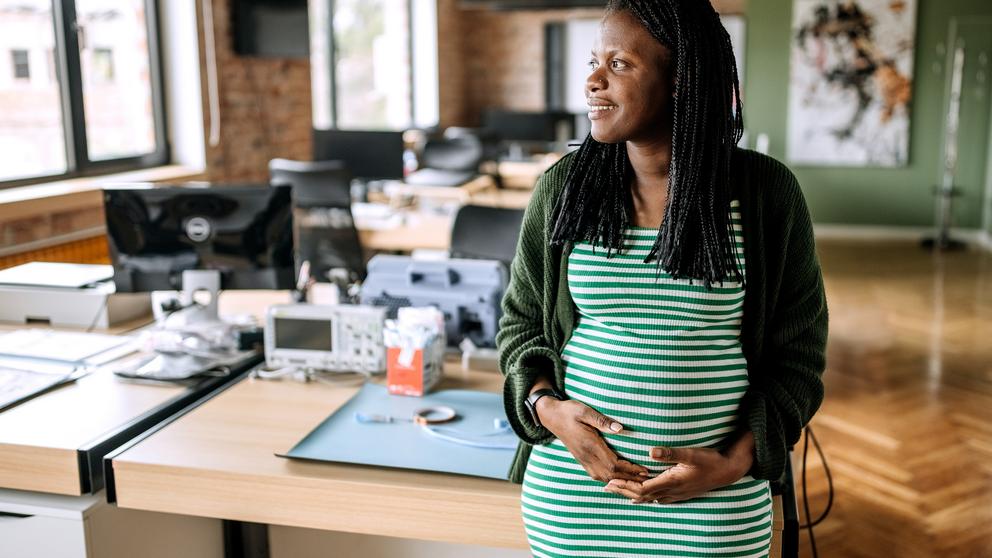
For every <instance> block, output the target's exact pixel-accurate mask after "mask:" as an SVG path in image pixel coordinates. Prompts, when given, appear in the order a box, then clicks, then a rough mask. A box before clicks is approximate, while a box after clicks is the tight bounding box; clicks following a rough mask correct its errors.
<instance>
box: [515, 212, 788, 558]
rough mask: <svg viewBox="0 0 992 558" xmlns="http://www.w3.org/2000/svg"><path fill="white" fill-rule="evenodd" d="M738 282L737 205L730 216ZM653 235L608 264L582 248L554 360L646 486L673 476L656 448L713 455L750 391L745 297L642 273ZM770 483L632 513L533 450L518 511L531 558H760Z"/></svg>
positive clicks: (636, 239) (635, 508)
mask: <svg viewBox="0 0 992 558" xmlns="http://www.w3.org/2000/svg"><path fill="white" fill-rule="evenodd" d="M731 218H732V220H733V226H734V236H735V242H736V250H737V257H738V258H739V261H740V269H742V270H743V269H744V253H743V232H742V230H741V218H740V213H739V203H738V202H737V201H736V200H735V201H734V202H732V204H731ZM656 235H657V231H656V230H654V229H644V228H632V229H629V230H628V231H627V235H626V244H625V249H624V250H623V251H621V252H620V253H618V254H614V255H613V256H612V257H610V258H607V257H606V251H605V250H604V249H602V248H598V247H594V246H592V245H590V244H589V243H579V244H576V246H575V247H574V249H573V250H572V253H571V254H570V255H569V260H568V286H569V290H570V292H571V295H572V298H573V299H574V301H575V304H576V307H577V309H578V311H579V320H578V325H577V327H576V329H575V331H574V332H573V334H572V336H571V338H570V340H569V342H568V344H567V345H566V346H565V349H564V351H563V353H562V358H563V360H564V361H565V363H566V369H565V391H566V392H567V393H568V395H569V397H571V398H572V399H576V400H578V401H582V402H583V403H586V404H587V405H589V406H591V407H593V408H594V409H596V410H598V411H600V412H601V413H603V414H605V415H607V416H609V417H612V418H615V419H617V420H619V421H620V422H621V423H623V425H624V427H625V431H624V432H623V433H621V434H608V435H604V438H605V439H606V441H607V443H608V444H609V445H610V446H611V447H612V448H613V449H614V450H615V451H616V452H617V454H619V455H620V456H621V457H623V458H625V459H628V460H630V461H632V462H634V463H638V464H641V465H644V466H645V467H647V468H648V469H650V470H651V472H652V474H658V473H661V472H662V471H664V470H665V469H667V468H668V467H670V465H667V464H661V463H659V462H656V461H654V460H652V459H651V458H650V457H649V452H650V449H651V448H652V447H655V446H672V447H712V446H715V445H717V444H719V443H720V442H721V441H722V440H723V439H724V438H726V437H727V436H728V435H729V434H730V433H731V432H733V430H734V428H735V424H736V420H737V408H738V405H739V402H740V399H741V397H742V396H743V394H744V392H745V391H746V390H747V387H748V376H747V364H746V361H745V359H744V355H743V352H742V349H741V342H740V327H741V319H742V316H743V302H744V288H743V286H742V285H741V284H740V283H738V282H730V281H728V282H725V283H723V284H722V285H715V286H713V287H712V288H711V289H709V290H708V289H707V288H706V287H705V286H704V285H703V284H701V282H699V281H692V280H682V279H680V280H673V279H672V278H671V277H670V276H669V275H667V274H666V273H664V272H661V273H660V274H659V272H658V271H657V268H656V265H655V264H654V263H653V262H652V263H644V258H645V257H646V256H647V254H648V252H649V251H650V249H651V245H652V243H653V242H654V239H655V236H656ZM771 502H772V500H771V493H770V490H769V486H768V482H767V481H763V480H755V479H754V478H752V477H750V476H745V477H744V478H742V479H740V480H739V481H737V482H736V483H734V484H733V485H730V486H726V487H723V488H719V489H716V490H713V491H711V492H709V493H707V494H705V495H703V496H701V497H699V498H696V499H693V500H690V501H687V502H680V503H677V504H631V503H630V501H629V500H628V499H627V498H624V497H621V496H617V495H615V494H611V493H609V492H605V491H604V489H603V484H602V483H600V482H597V481H594V480H592V479H591V478H589V475H588V474H587V473H586V472H585V470H584V469H583V468H582V466H581V465H580V464H579V463H578V462H577V461H576V460H575V459H574V458H573V457H572V455H571V454H570V453H569V452H568V450H567V449H566V448H565V446H564V445H563V444H562V443H561V442H560V441H558V440H554V441H553V442H552V443H551V444H549V445H547V446H535V447H534V449H533V452H532V453H531V457H530V460H529V461H528V464H527V470H526V474H525V476H524V483H523V497H522V503H521V506H522V511H523V518H524V524H525V526H526V529H527V536H528V539H529V541H530V545H531V551H532V552H533V554H534V556H538V557H555V558H557V557H565V556H588V557H603V558H606V557H614V556H616V557H621V556H623V557H627V556H670V557H703V556H706V557H710V556H718V557H763V556H767V555H768V551H769V543H770V541H771V524H772V514H771Z"/></svg>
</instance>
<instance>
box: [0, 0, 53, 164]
mask: <svg viewBox="0 0 992 558" xmlns="http://www.w3.org/2000/svg"><path fill="white" fill-rule="evenodd" d="M54 49H55V26H54V23H53V21H52V5H51V2H50V0H0V181H3V180H13V179H18V178H30V177H35V176H46V175H52V174H62V173H64V172H65V171H66V160H65V135H64V131H63V125H62V108H61V98H60V96H59V84H58V80H57V79H56V77H55V72H54V71H52V72H49V71H48V70H47V68H48V66H49V62H48V58H49V56H50V53H51V52H53V50H54Z"/></svg>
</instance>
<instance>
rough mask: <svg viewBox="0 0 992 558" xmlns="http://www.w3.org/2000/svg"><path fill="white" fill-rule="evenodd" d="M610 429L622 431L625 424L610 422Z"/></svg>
mask: <svg viewBox="0 0 992 558" xmlns="http://www.w3.org/2000/svg"><path fill="white" fill-rule="evenodd" d="M610 430H612V431H614V432H620V431H621V430H623V425H622V424H620V423H619V422H614V423H612V424H610Z"/></svg>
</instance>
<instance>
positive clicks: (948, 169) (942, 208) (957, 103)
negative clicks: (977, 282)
mask: <svg viewBox="0 0 992 558" xmlns="http://www.w3.org/2000/svg"><path fill="white" fill-rule="evenodd" d="M952 68H953V70H952V73H951V90H950V93H951V96H950V100H949V102H948V107H947V120H946V124H945V128H944V172H943V176H942V180H941V183H940V185H939V186H937V188H936V192H935V194H936V195H937V203H936V214H935V216H934V225H935V226H936V229H937V230H936V232H935V235H934V236H933V237H931V238H925V239H923V242H922V244H923V246H924V247H926V248H929V249H932V250H960V249H962V248H964V246H965V245H964V243H963V242H961V241H958V240H954V239H953V238H951V218H952V213H951V201H952V200H953V198H954V196H956V195H958V194H959V193H960V192H959V191H958V189H957V188H955V187H954V174H955V171H956V169H957V165H958V128H959V127H960V123H961V83H962V81H963V79H964V45H963V44H962V43H959V44H958V46H957V48H955V49H954V58H953V65H952Z"/></svg>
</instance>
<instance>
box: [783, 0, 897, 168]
mask: <svg viewBox="0 0 992 558" xmlns="http://www.w3.org/2000/svg"><path fill="white" fill-rule="evenodd" d="M916 12H917V0H794V5H793V19H792V52H791V66H792V68H791V74H790V79H789V125H788V144H787V156H788V159H789V161H790V162H792V163H796V164H808V165H828V166H834V165H836V166H877V167H901V166H905V165H906V164H907V163H908V162H909V130H910V113H909V109H910V101H911V100H912V91H913V49H914V40H915V34H916Z"/></svg>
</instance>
